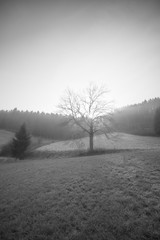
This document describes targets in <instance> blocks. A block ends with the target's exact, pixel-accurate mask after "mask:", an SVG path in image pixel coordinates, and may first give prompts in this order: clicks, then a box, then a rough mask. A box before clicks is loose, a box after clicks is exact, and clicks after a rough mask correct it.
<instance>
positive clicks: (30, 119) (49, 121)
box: [0, 108, 80, 140]
mask: <svg viewBox="0 0 160 240" xmlns="http://www.w3.org/2000/svg"><path fill="white" fill-rule="evenodd" d="M24 122H25V123H26V126H27V128H28V129H29V131H30V133H31V134H32V135H34V136H38V137H44V138H51V139H56V140H66V139H70V138H73V137H74V136H75V137H76V136H79V135H80V132H78V129H77V127H75V126H71V124H67V123H68V117H64V116H62V115H61V114H53V113H51V114H48V113H44V112H41V113H40V112H29V111H19V110H17V109H16V108H15V109H14V110H11V111H4V110H1V111H0V129H5V130H8V131H13V132H15V131H17V130H18V129H19V127H20V126H21V125H22V124H23V123H24Z"/></svg>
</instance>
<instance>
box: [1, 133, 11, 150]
mask: <svg viewBox="0 0 160 240" xmlns="http://www.w3.org/2000/svg"><path fill="white" fill-rule="evenodd" d="M13 136H14V133H13V132H9V131H6V130H0V147H1V146H2V145H4V144H6V143H8V142H9V141H10V140H11V139H12V138H13Z"/></svg>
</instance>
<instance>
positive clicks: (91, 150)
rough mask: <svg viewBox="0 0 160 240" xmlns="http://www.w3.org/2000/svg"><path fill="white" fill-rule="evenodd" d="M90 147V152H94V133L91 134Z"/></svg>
mask: <svg viewBox="0 0 160 240" xmlns="http://www.w3.org/2000/svg"><path fill="white" fill-rule="evenodd" d="M89 148H90V149H89V150H90V152H93V133H90V135H89Z"/></svg>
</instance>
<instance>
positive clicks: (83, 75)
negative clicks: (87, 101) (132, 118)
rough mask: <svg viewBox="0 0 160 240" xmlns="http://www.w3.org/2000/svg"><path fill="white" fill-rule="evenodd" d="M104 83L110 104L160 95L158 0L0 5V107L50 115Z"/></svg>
mask: <svg viewBox="0 0 160 240" xmlns="http://www.w3.org/2000/svg"><path fill="white" fill-rule="evenodd" d="M91 81H92V82H96V83H99V84H100V83H101V82H102V83H105V84H106V85H107V86H108V88H109V89H110V91H111V96H112V98H113V99H114V100H115V106H118V107H119V106H124V105H128V104H133V103H138V102H141V101H143V100H145V99H150V98H154V97H160V1H159V0H157V1H154V0H109V1H107V0H106V1H102V0H97V1H95V0H93V1H91V0H84V1H83V0H79V1H78V0H74V1H67V0H65V1H61V0H55V1H47V0H44V1H41V0H37V1H36V0H32V1H30V0H26V1H23V0H21V1H15V0H12V1H8V0H4V3H3V1H1V2H0V109H8V110H9V109H13V108H15V107H17V108H18V109H20V110H27V109H28V110H33V111H38V110H39V111H45V112H52V111H55V106H56V105H57V104H58V103H59V99H60V97H61V96H62V95H63V92H64V90H65V89H66V88H67V87H70V88H73V89H75V90H77V91H79V89H80V88H82V87H85V86H86V85H87V84H88V83H89V82H91Z"/></svg>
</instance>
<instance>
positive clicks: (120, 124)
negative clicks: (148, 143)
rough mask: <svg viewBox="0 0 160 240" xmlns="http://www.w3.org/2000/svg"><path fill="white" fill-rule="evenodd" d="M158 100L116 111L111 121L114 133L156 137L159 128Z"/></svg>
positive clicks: (159, 101)
mask: <svg viewBox="0 0 160 240" xmlns="http://www.w3.org/2000/svg"><path fill="white" fill-rule="evenodd" d="M159 109H160V98H154V99H150V100H148V101H146V100H145V101H143V102H142V103H139V104H134V105H130V106H126V107H123V108H121V109H117V110H116V111H115V113H114V117H113V121H114V128H115V129H116V131H120V132H126V133H131V134H137V135H146V136H150V135H157V134H158V128H160V110H159Z"/></svg>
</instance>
